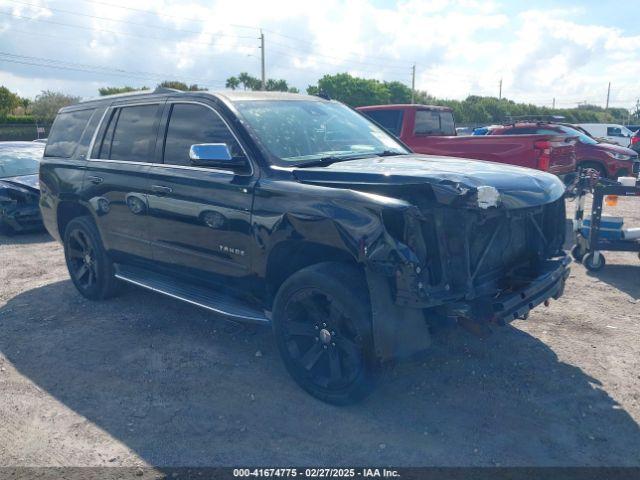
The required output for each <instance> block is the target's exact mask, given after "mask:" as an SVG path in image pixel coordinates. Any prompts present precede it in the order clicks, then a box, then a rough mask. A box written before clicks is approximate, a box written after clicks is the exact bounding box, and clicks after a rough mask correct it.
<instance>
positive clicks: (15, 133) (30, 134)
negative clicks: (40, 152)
mask: <svg viewBox="0 0 640 480" xmlns="http://www.w3.org/2000/svg"><path fill="white" fill-rule="evenodd" d="M50 128H51V124H50V123H0V142H6V141H9V140H27V141H30V140H37V139H38V138H47V136H48V135H49V129H50Z"/></svg>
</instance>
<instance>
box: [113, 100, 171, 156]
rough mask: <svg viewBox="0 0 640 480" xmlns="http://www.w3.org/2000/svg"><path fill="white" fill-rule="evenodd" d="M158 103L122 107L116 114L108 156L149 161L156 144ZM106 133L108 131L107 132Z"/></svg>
mask: <svg viewBox="0 0 640 480" xmlns="http://www.w3.org/2000/svg"><path fill="white" fill-rule="evenodd" d="M158 107H159V106H158V105H135V106H131V107H123V108H122V109H121V110H120V114H119V115H118V119H117V122H116V123H115V129H114V130H113V139H112V140H111V151H110V153H109V158H110V159H112V160H128V161H132V162H149V161H151V159H152V156H153V148H154V147H155V144H156V120H157V114H158ZM107 133H108V132H107Z"/></svg>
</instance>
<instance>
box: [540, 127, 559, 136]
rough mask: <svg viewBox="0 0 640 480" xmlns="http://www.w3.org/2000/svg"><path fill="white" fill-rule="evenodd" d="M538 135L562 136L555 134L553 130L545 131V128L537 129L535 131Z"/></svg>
mask: <svg viewBox="0 0 640 480" xmlns="http://www.w3.org/2000/svg"><path fill="white" fill-rule="evenodd" d="M536 133H537V134H538V135H562V133H561V132H556V131H555V130H547V129H545V128H539V129H537V130H536Z"/></svg>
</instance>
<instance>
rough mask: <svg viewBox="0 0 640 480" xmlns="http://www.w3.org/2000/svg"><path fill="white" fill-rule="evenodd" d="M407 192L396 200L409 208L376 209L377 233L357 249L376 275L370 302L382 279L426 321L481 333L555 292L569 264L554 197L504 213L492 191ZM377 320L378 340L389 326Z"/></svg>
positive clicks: (561, 208)
mask: <svg viewBox="0 0 640 480" xmlns="http://www.w3.org/2000/svg"><path fill="white" fill-rule="evenodd" d="M414 190H415V192H414V195H411V194H409V195H407V191H406V188H405V191H404V197H405V199H407V200H409V201H410V202H411V204H412V205H414V206H415V208H407V209H404V210H403V211H402V212H398V211H394V212H391V211H384V212H383V213H382V219H383V223H384V225H385V227H386V233H385V235H384V236H382V237H380V238H378V239H377V241H375V242H373V243H372V244H370V245H367V246H366V251H363V254H364V255H363V257H364V258H363V260H364V263H365V265H366V266H367V268H368V269H369V270H370V272H371V273H370V275H369V276H370V277H372V276H374V277H376V276H377V277H378V280H376V281H375V282H373V283H372V282H370V289H371V290H372V301H373V303H374V304H375V303H376V302H377V301H378V299H377V297H379V296H381V295H382V284H381V283H380V280H379V278H381V277H383V278H386V279H387V283H388V285H390V290H391V292H390V293H391V297H392V298H393V303H394V305H396V306H397V307H400V308H404V309H412V310H415V309H419V310H421V311H423V312H424V313H425V315H426V318H427V319H428V320H429V321H432V322H437V321H440V322H447V323H451V322H457V323H462V324H465V325H467V326H471V327H472V328H473V329H475V330H477V331H481V330H482V329H484V328H486V325H488V324H491V323H495V324H505V323H507V322H510V321H512V320H514V319H517V318H526V317H527V316H528V314H529V312H530V311H531V310H532V309H533V308H535V307H536V306H538V305H540V304H541V303H547V304H548V301H549V299H551V298H553V299H557V298H559V297H560V296H561V295H562V293H563V291H564V283H565V280H566V279H567V277H568V275H569V268H568V265H569V263H570V261H569V258H568V256H567V255H566V254H565V252H564V251H563V250H562V246H563V244H564V237H565V205H564V198H563V197H562V196H561V197H559V198H557V199H555V200H554V201H552V202H550V203H546V204H542V205H537V206H529V207H522V208H513V209H510V208H506V207H505V206H504V205H503V204H502V202H501V201H500V196H499V195H498V196H496V195H494V193H495V189H493V191H489V193H488V191H487V190H486V189H478V188H468V187H465V186H461V185H451V184H449V185H447V184H444V185H443V184H439V185H437V186H436V187H435V189H433V191H432V195H424V191H422V192H419V191H420V190H423V189H417V188H416V189H414ZM445 191H446V192H445ZM483 192H484V193H483ZM445 193H447V194H445ZM429 197H431V198H429ZM386 308H390V307H389V305H387V306H386ZM382 309H383V307H381V306H378V310H382ZM374 313H375V306H374ZM374 318H375V315H374ZM374 322H375V319H374ZM377 323H378V325H376V326H375V330H380V329H381V328H382V330H383V331H384V330H387V331H384V333H383V334H382V335H380V336H388V335H390V334H391V332H390V331H389V330H391V329H392V327H387V328H385V327H384V326H382V327H381V326H380V323H383V322H381V321H380V320H378V321H377ZM396 335H397V333H396ZM407 338H409V341H414V340H415V339H412V337H411V335H408V337H407ZM378 343H380V344H382V345H384V343H385V340H384V339H379V342H377V344H378ZM387 347H388V348H387V351H382V350H380V351H379V354H380V355H381V356H383V357H384V356H397V352H398V348H399V347H398V345H391V344H389V345H387Z"/></svg>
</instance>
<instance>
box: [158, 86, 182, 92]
mask: <svg viewBox="0 0 640 480" xmlns="http://www.w3.org/2000/svg"><path fill="white" fill-rule="evenodd" d="M153 93H184V91H183V90H178V89H177V88H169V87H157V88H156V89H155V90H154V91H153Z"/></svg>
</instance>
